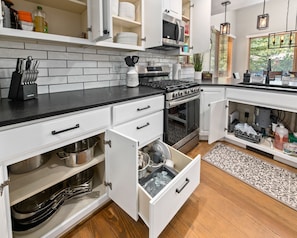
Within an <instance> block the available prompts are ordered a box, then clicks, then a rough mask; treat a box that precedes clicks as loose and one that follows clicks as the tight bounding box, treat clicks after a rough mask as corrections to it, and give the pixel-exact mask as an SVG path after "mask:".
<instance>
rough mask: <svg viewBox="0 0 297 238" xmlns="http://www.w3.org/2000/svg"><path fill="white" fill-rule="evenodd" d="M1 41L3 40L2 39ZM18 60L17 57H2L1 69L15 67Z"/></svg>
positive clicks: (0, 59)
mask: <svg viewBox="0 0 297 238" xmlns="http://www.w3.org/2000/svg"><path fill="white" fill-rule="evenodd" d="M0 42H1V41H0ZM16 63H17V61H16V60H15V59H2V58H0V70H1V69H3V68H4V69H5V68H15V67H16Z"/></svg>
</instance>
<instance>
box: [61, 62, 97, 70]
mask: <svg viewBox="0 0 297 238" xmlns="http://www.w3.org/2000/svg"><path fill="white" fill-rule="evenodd" d="M67 67H68V68H93V67H97V62H96V61H77V60H76V61H67Z"/></svg>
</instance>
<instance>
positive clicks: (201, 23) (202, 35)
mask: <svg viewBox="0 0 297 238" xmlns="http://www.w3.org/2000/svg"><path fill="white" fill-rule="evenodd" d="M191 2H192V6H193V7H191V10H192V13H191V16H192V19H191V23H192V24H191V29H190V32H191V36H192V40H191V43H192V47H193V49H192V53H193V54H195V53H203V52H206V51H208V50H209V49H210V17H211V1H210V0H191Z"/></svg>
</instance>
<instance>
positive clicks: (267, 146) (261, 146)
mask: <svg viewBox="0 0 297 238" xmlns="http://www.w3.org/2000/svg"><path fill="white" fill-rule="evenodd" d="M226 139H229V140H232V141H235V142H238V143H240V144H244V145H246V146H250V147H253V148H255V149H258V150H260V151H264V152H265V153H268V154H271V155H274V156H277V157H280V158H282V159H283V160H284V161H288V162H289V164H290V165H292V166H294V165H295V166H294V167H295V168H297V157H294V156H291V155H287V154H285V153H284V152H283V151H281V150H279V149H276V148H274V147H273V144H272V142H271V141H269V140H268V139H262V140H261V142H260V143H258V144H257V143H252V142H249V141H247V140H243V139H240V138H238V137H236V136H235V135H234V134H233V133H228V134H227V135H226Z"/></svg>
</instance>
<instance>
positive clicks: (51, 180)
mask: <svg viewBox="0 0 297 238" xmlns="http://www.w3.org/2000/svg"><path fill="white" fill-rule="evenodd" d="M73 124H74V125H77V124H78V125H79V126H74V127H73V126H72V125H73ZM110 126H111V112H110V107H109V106H107V107H102V108H96V109H91V110H84V111H80V112H76V113H69V114H63V115H62V116H58V117H50V118H46V119H43V120H36V121H33V122H30V124H28V125H19V126H15V127H14V128H8V129H7V130H2V131H1V132H0V139H1V141H5V145H8V146H7V147H9V148H10V150H12V151H14V152H11V151H10V150H8V149H6V148H5V149H4V150H3V151H4V152H5V153H3V154H1V156H3V171H4V181H7V180H8V179H6V180H5V176H6V178H9V184H8V186H5V187H4V193H3V195H4V196H1V198H0V199H1V202H0V206H4V208H5V209H1V213H2V212H3V213H6V214H2V215H3V217H4V218H5V219H4V220H5V223H6V224H5V226H6V231H7V232H5V233H4V236H5V237H58V236H60V235H61V234H63V233H64V232H66V231H67V230H68V229H70V228H72V227H73V226H74V225H75V224H77V223H78V222H79V221H81V219H83V218H84V217H86V216H87V215H89V214H90V213H91V212H93V211H94V210H96V209H97V208H98V207H100V206H102V205H104V204H105V203H106V202H107V201H108V200H109V198H108V196H107V193H106V186H105V184H104V181H105V153H104V131H105V130H106V129H107V128H109V127H110ZM53 132H55V133H53ZM24 135H30V139H28V140H24ZM93 136H96V137H97V139H98V141H99V142H98V144H97V145H96V147H95V155H94V158H93V159H92V160H91V161H90V162H88V163H86V164H83V165H81V166H78V167H67V166H65V163H64V161H63V160H61V159H60V158H59V157H58V156H57V152H58V151H61V150H62V149H63V148H64V146H66V145H68V144H71V143H74V142H76V141H80V140H82V139H85V138H89V137H93ZM10 137H11V138H14V141H11V142H10V140H7V138H10ZM17 138H22V141H17V140H18V139H17ZM20 140H21V139H20ZM28 141H29V142H28ZM10 143H13V144H14V148H12V146H13V145H10ZM15 143H19V144H20V146H18V147H17V148H18V149H15V145H16V144H15ZM22 144H24V145H22ZM44 152H48V153H50V154H51V158H50V159H49V161H47V162H46V163H45V164H44V165H42V166H41V167H39V168H38V169H35V170H33V171H30V172H27V173H23V174H13V173H12V172H10V170H9V167H10V166H11V165H13V164H14V163H16V162H20V161H23V160H25V159H28V158H30V157H32V156H35V155H39V154H41V153H44ZM5 154H7V156H5ZM89 168H93V169H94V177H93V186H92V187H93V190H92V193H91V194H90V195H85V196H84V198H83V199H76V198H73V199H72V200H69V201H66V202H64V203H63V205H62V206H61V207H60V208H59V209H58V210H57V212H55V214H54V215H53V216H52V217H51V218H50V219H49V220H47V221H45V222H44V223H42V224H40V225H38V226H37V229H30V230H29V231H27V232H25V233H24V232H22V233H20V232H12V224H11V219H10V207H11V206H14V205H16V204H18V203H20V202H22V201H24V200H25V199H27V198H30V197H32V196H34V195H36V194H38V193H40V192H42V191H44V190H45V189H48V188H50V187H52V186H54V185H56V184H58V183H61V182H63V181H65V180H66V179H68V178H70V177H72V176H76V175H77V174H78V173H80V172H83V171H85V170H87V169H89ZM0 172H1V173H0V176H1V177H0V179H1V180H0V181H2V180H3V177H2V167H1V170H0ZM3 199H4V202H3ZM2 224H3V222H2Z"/></svg>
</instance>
